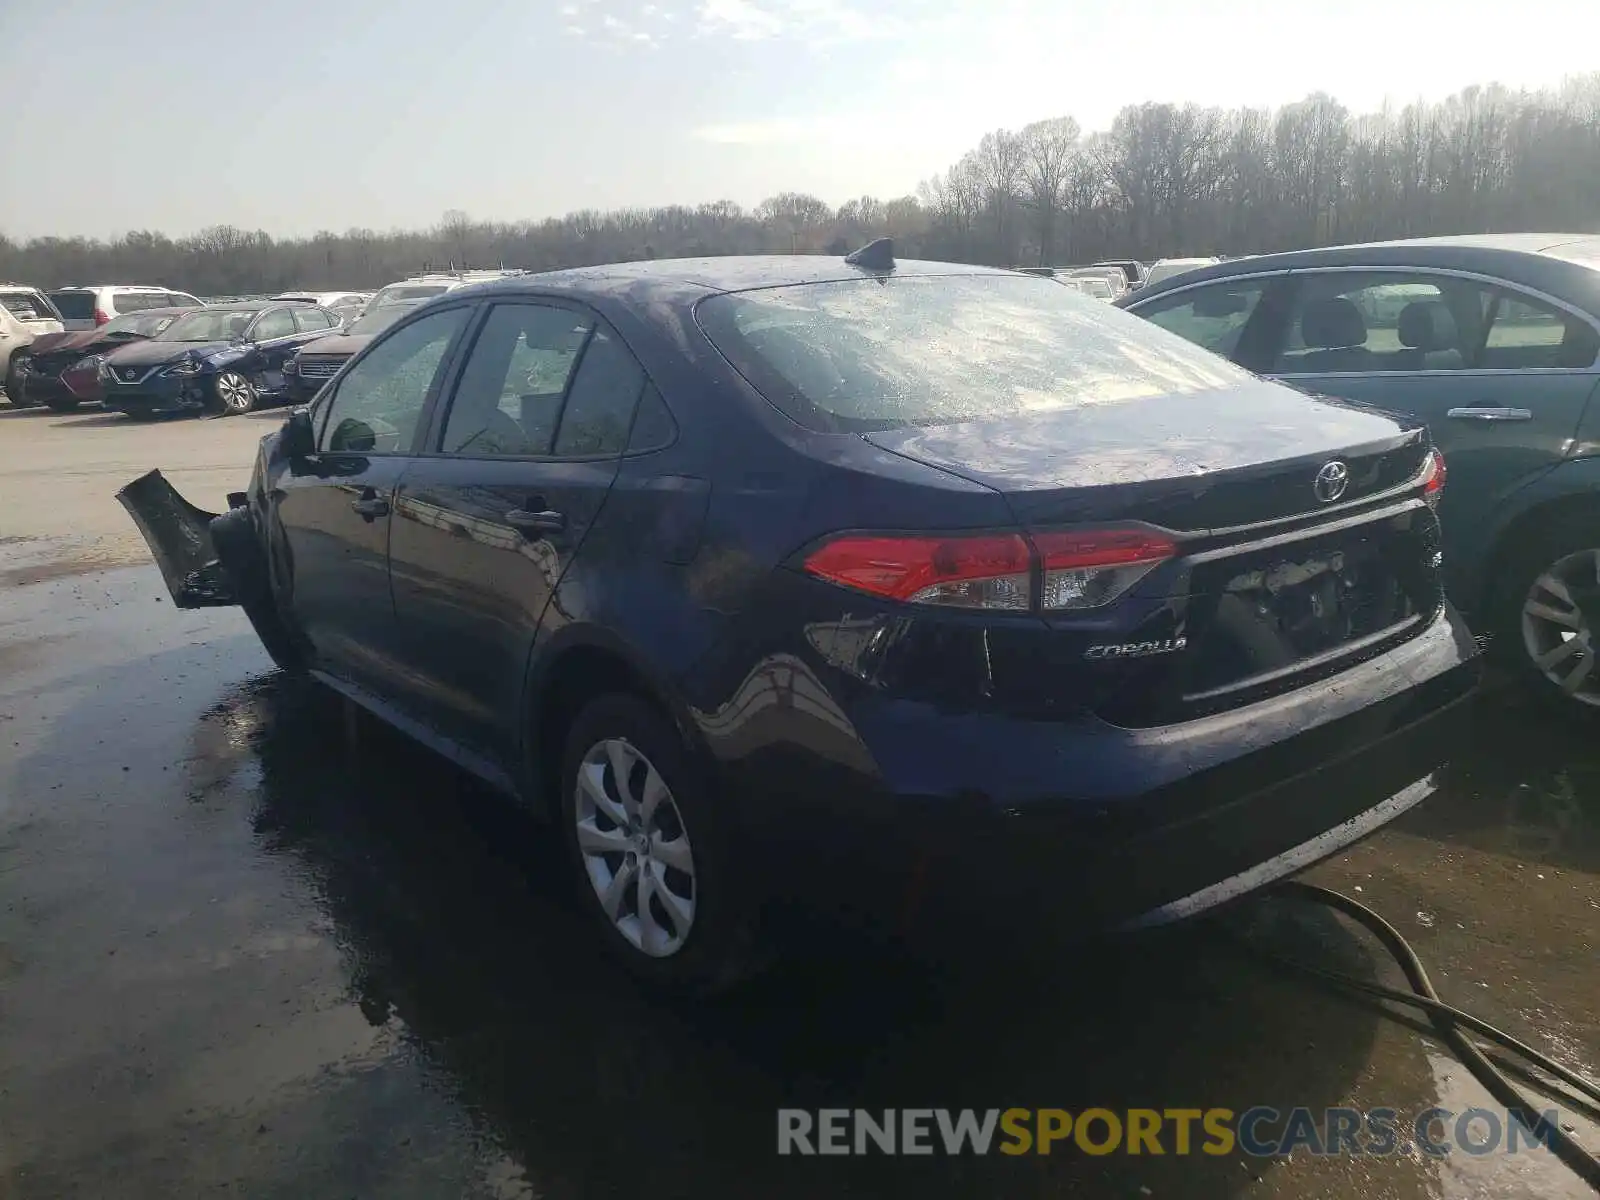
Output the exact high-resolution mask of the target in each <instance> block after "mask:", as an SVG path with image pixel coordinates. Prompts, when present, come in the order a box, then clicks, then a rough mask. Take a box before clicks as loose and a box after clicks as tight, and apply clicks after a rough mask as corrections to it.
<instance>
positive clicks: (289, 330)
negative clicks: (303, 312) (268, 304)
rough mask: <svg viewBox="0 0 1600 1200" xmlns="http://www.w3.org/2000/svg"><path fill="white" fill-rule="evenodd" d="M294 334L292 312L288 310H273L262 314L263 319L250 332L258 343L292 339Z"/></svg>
mask: <svg viewBox="0 0 1600 1200" xmlns="http://www.w3.org/2000/svg"><path fill="white" fill-rule="evenodd" d="M294 332H295V328H294V316H293V314H292V311H291V310H290V309H287V308H273V309H269V310H268V311H266V312H264V313H262V314H261V319H260V320H259V321H257V322H256V327H255V328H254V329H253V330H251V331H250V336H251V338H252V339H253V340H255V341H258V342H270V341H272V340H273V339H274V338H281V337H290V336H291V335H293V333H294Z"/></svg>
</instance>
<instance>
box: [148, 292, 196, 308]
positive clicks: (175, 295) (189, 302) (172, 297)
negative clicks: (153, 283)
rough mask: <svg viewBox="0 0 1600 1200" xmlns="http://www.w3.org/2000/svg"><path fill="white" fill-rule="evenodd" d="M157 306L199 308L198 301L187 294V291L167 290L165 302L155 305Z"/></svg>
mask: <svg viewBox="0 0 1600 1200" xmlns="http://www.w3.org/2000/svg"><path fill="white" fill-rule="evenodd" d="M156 307H157V308H199V307H200V301H199V300H197V299H195V298H194V297H193V296H191V295H189V293H188V292H168V293H167V302H166V303H165V304H160V305H157V306H156Z"/></svg>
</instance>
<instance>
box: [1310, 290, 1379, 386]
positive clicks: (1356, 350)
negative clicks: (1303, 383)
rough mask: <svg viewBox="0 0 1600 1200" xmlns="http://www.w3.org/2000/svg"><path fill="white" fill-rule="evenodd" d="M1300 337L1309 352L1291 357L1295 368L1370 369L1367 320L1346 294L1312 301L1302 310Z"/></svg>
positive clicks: (1370, 356) (1371, 363) (1320, 369)
mask: <svg viewBox="0 0 1600 1200" xmlns="http://www.w3.org/2000/svg"><path fill="white" fill-rule="evenodd" d="M1300 340H1301V341H1303V342H1304V343H1305V344H1306V347H1307V351H1308V353H1306V354H1304V355H1302V356H1301V357H1300V358H1298V359H1292V360H1290V362H1291V363H1292V366H1291V367H1290V369H1291V370H1293V371H1306V372H1311V371H1319V372H1320V371H1370V370H1372V369H1373V355H1372V352H1371V351H1370V350H1368V349H1367V347H1366V342H1367V322H1366V320H1365V319H1364V318H1363V317H1362V316H1361V310H1360V309H1359V308H1357V307H1356V306H1355V303H1354V302H1353V301H1350V300H1347V299H1345V298H1344V297H1343V296H1333V297H1330V298H1328V299H1326V300H1313V301H1312V302H1311V303H1310V304H1307V305H1306V306H1305V308H1304V309H1302V310H1301V313H1300Z"/></svg>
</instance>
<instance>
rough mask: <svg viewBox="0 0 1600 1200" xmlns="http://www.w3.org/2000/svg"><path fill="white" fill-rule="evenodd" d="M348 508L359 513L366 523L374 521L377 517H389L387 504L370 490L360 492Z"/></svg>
mask: <svg viewBox="0 0 1600 1200" xmlns="http://www.w3.org/2000/svg"><path fill="white" fill-rule="evenodd" d="M350 507H351V508H353V509H355V510H356V511H357V512H358V513H360V514H361V516H362V519H363V520H366V521H375V520H377V519H378V518H379V517H387V516H388V515H389V502H388V501H387V500H385V499H384V498H383V497H382V496H380V495H378V493H377V492H375V491H373V490H372V489H371V488H368V489H367V490H366V491H364V492H362V493H361V495H360V496H359V497H358V498H357V499H355V500H352V501H350Z"/></svg>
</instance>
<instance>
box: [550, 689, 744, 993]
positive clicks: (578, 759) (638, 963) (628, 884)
mask: <svg viewBox="0 0 1600 1200" xmlns="http://www.w3.org/2000/svg"><path fill="white" fill-rule="evenodd" d="M561 820H562V826H563V840H564V841H565V843H566V846H567V852H568V857H569V859H570V861H571V862H572V865H573V867H574V873H575V875H576V876H577V881H578V883H577V886H578V890H579V892H580V893H581V896H580V900H579V903H580V904H582V905H583V907H584V908H585V910H586V911H587V912H588V913H589V915H590V917H591V919H592V920H593V922H594V924H595V926H596V928H597V930H598V931H599V934H600V936H601V938H602V939H603V940H604V941H605V943H606V945H607V947H608V949H609V950H610V951H611V953H612V954H613V956H614V957H616V958H617V959H619V960H620V961H621V963H622V965H623V966H624V967H625V968H626V969H627V970H628V971H629V972H630V973H632V974H633V975H635V976H636V977H638V978H640V979H641V980H643V981H644V982H645V983H647V984H649V985H651V986H653V987H657V988H661V989H663V990H667V991H672V992H678V993H686V994H691V995H706V994H710V993H713V992H717V991H721V990H724V989H726V988H728V987H730V986H732V985H733V984H734V983H736V982H738V981H739V980H741V979H743V978H744V977H745V976H746V975H748V974H749V973H750V971H751V970H752V969H753V966H754V964H755V959H754V956H753V955H752V953H751V943H752V938H753V934H754V929H755V922H754V919H753V915H752V907H753V906H751V905H750V904H749V903H747V897H746V895H745V894H744V892H745V889H744V888H743V887H742V886H741V884H740V873H739V871H738V870H737V863H736V859H735V857H734V854H733V851H732V846H731V838H730V831H729V830H728V828H727V825H726V822H725V821H724V820H722V819H721V813H720V812H719V811H718V806H717V804H716V803H715V801H714V798H713V797H712V796H711V795H710V792H709V789H708V787H707V784H706V781H705V777H704V774H703V772H701V771H700V770H699V769H698V768H697V766H696V764H695V763H694V762H693V761H692V759H691V756H690V755H689V754H688V753H687V752H686V750H685V747H684V744H683V739H682V738H681V737H680V736H679V734H678V731H677V730H676V729H675V728H673V726H672V724H671V722H669V721H668V720H667V719H666V718H665V717H663V716H662V715H661V714H660V713H659V712H658V711H657V710H656V709H655V708H653V707H651V706H650V705H648V704H646V703H645V702H644V701H642V700H641V699H639V698H637V697H635V696H631V695H623V694H613V695H607V696H602V697H600V698H599V699H597V700H595V701H593V702H591V703H590V704H589V705H588V706H587V707H585V708H584V709H583V711H582V712H581V713H580V714H579V715H578V718H577V720H576V721H574V722H573V725H572V729H571V732H570V733H569V735H568V738H567V745H566V753H565V756H564V758H563V762H562V771H561Z"/></svg>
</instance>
